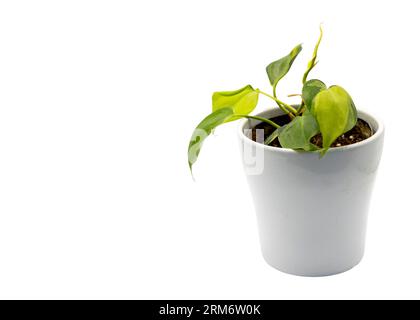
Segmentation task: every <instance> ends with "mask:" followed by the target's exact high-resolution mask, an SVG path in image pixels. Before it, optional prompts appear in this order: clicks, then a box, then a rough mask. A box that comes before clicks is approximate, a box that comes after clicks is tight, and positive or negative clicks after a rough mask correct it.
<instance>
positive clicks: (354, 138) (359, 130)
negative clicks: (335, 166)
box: [252, 115, 374, 148]
mask: <svg viewBox="0 0 420 320" xmlns="http://www.w3.org/2000/svg"><path fill="white" fill-rule="evenodd" d="M270 120H271V121H273V122H275V123H277V124H278V125H280V126H284V125H285V124H288V123H289V122H290V118H289V116H287V115H282V116H278V117H274V118H271V119H270ZM256 129H264V139H266V138H268V137H269V136H270V134H272V133H273V131H274V130H275V129H274V127H273V126H271V125H269V124H268V123H265V122H261V123H259V124H257V125H256V126H255V127H254V128H252V140H254V141H256ZM373 133H374V132H373V130H372V129H371V128H370V126H369V124H368V123H367V122H366V121H364V120H362V119H357V123H356V125H355V126H354V127H353V129H351V130H350V131H348V132H346V133H344V134H343V135H341V136H340V137H338V138H337V139H336V140H335V141H334V142H333V143H332V145H331V147H332V148H335V147H342V146H347V145H350V144H353V143H357V142H360V141H363V140H365V139H367V138H369V137H371V136H372V135H373ZM311 142H312V143H313V144H314V145H316V146H318V147H320V148H322V135H321V134H320V133H319V134H317V135H316V136H314V137H313V138H312V139H311ZM270 146H272V147H278V148H281V145H280V142H279V140H278V139H274V141H273V142H272V143H270Z"/></svg>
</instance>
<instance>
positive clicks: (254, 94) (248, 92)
mask: <svg viewBox="0 0 420 320" xmlns="http://www.w3.org/2000/svg"><path fill="white" fill-rule="evenodd" d="M257 103H258V91H257V90H254V88H253V87H252V86H250V85H247V86H245V87H243V88H241V89H239V90H235V91H220V92H215V93H213V96H212V104H213V112H214V111H217V110H219V109H223V108H232V110H233V112H234V113H236V114H249V113H251V112H252V111H253V110H254V109H255V107H256V106H257Z"/></svg>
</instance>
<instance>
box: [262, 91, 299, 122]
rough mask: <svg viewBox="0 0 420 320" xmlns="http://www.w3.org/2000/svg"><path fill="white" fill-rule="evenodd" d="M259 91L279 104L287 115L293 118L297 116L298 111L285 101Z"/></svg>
mask: <svg viewBox="0 0 420 320" xmlns="http://www.w3.org/2000/svg"><path fill="white" fill-rule="evenodd" d="M257 91H258V92H259V93H261V94H263V95H265V96H266V97H269V98H270V99H273V100H274V101H275V102H277V104H278V106H279V107H280V109H282V110H283V111H284V112H285V113H286V114H290V115H291V116H292V117H293V118H294V116H295V115H297V110H296V109H295V108H293V107H292V106H290V105H288V104H287V103H284V102H283V101H280V100H279V99H277V98H276V97H273V96H272V95H269V94H268V93H265V92H263V91H261V90H259V89H257Z"/></svg>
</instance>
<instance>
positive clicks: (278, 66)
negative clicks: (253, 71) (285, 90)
mask: <svg viewBox="0 0 420 320" xmlns="http://www.w3.org/2000/svg"><path fill="white" fill-rule="evenodd" d="M301 51H302V45H300V44H299V45H297V46H296V47H294V48H293V50H292V51H291V52H290V53H289V54H288V55H287V56H285V57H283V58H281V59H279V60H276V61H274V62H272V63H270V64H269V65H268V66H267V67H266V71H267V75H268V79H269V80H270V83H271V85H272V86H273V87H274V89H275V88H276V86H277V83H278V82H279V81H280V80H281V79H282V78H283V77H284V76H285V75H286V74H287V72H289V70H290V67H291V66H292V64H293V62H294V61H295V59H296V57H297V56H298V54H299V53H300V52H301Z"/></svg>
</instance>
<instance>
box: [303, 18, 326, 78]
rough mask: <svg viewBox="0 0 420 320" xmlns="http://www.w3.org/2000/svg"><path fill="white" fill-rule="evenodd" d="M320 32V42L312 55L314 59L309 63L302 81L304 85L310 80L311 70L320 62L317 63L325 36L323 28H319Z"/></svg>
mask: <svg viewBox="0 0 420 320" xmlns="http://www.w3.org/2000/svg"><path fill="white" fill-rule="evenodd" d="M319 30H320V35H319V38H318V42H317V43H316V45H315V49H314V53H313V54H312V59H311V60H310V61H309V62H308V67H307V69H306V71H305V74H304V75H303V79H302V83H305V82H306V79H307V78H308V75H309V72H311V70H312V69H313V68H314V67H315V66H316V65H317V63H318V61H316V59H317V56H318V48H319V44H320V43H321V40H322V35H323V31H322V27H321V26H320V27H319Z"/></svg>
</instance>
